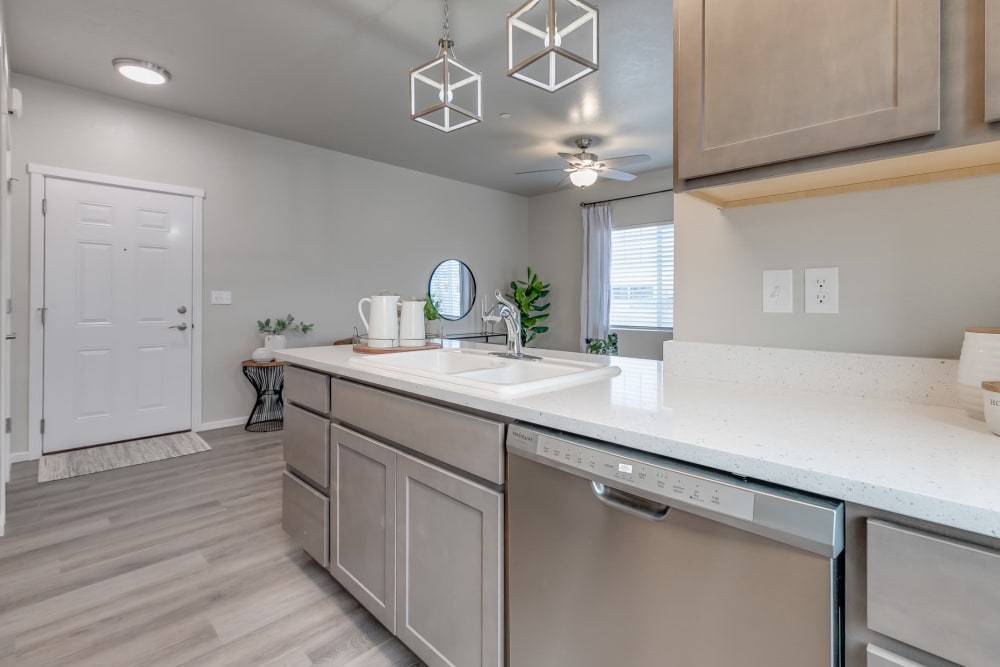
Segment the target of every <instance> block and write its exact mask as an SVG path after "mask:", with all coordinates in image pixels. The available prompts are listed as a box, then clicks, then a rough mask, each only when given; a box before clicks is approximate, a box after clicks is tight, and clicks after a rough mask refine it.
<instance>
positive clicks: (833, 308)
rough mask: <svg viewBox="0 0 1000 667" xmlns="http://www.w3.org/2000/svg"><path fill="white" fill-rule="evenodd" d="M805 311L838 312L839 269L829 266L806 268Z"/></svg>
mask: <svg viewBox="0 0 1000 667" xmlns="http://www.w3.org/2000/svg"><path fill="white" fill-rule="evenodd" d="M805 287H806V289H805V293H806V312H807V313H826V314H836V313H839V312H840V269H839V268H837V267H836V266H829V267H824V268H820V269H806V285H805Z"/></svg>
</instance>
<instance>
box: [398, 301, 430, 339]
mask: <svg viewBox="0 0 1000 667" xmlns="http://www.w3.org/2000/svg"><path fill="white" fill-rule="evenodd" d="M426 342H427V339H426V338H425V333H424V300H423V299H408V300H406V301H404V302H403V307H402V310H401V311H400V314H399V345H400V346H401V347H420V346H422V345H424V344H425V343H426Z"/></svg>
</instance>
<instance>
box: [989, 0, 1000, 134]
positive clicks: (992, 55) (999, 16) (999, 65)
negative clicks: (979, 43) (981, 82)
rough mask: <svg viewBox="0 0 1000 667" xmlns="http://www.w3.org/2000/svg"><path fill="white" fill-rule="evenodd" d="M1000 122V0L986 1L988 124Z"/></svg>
mask: <svg viewBox="0 0 1000 667" xmlns="http://www.w3.org/2000/svg"><path fill="white" fill-rule="evenodd" d="M998 120H1000V0H986V122H987V123H992V122H994V121H998Z"/></svg>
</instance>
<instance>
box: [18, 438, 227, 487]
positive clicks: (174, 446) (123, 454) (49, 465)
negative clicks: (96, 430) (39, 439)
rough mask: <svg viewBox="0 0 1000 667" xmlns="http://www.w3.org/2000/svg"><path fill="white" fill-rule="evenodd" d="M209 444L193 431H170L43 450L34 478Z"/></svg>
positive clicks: (97, 469) (94, 469)
mask: <svg viewBox="0 0 1000 667" xmlns="http://www.w3.org/2000/svg"><path fill="white" fill-rule="evenodd" d="M210 449H212V448H211V446H209V444H208V443H207V442H205V441H204V440H202V438H201V436H200V435H198V434H197V433H190V432H188V433H174V434H171V435H158V436H156V437H153V438H143V439H141V440H130V441H128V442H117V443H115V444H113V445H102V446H100V447H88V448H87V449H78V450H76V451H72V452H58V453H56V454H46V455H44V456H42V458H41V460H40V461H39V462H38V482H39V484H41V483H42V482H53V481H55V480H57V479H66V478H68V477H77V476H78V475H90V474H92V473H95V472H104V471H105V470H114V469H115V468H127V467H129V466H136V465H139V464H140V463H152V462H153V461H162V460H163V459H172V458H174V457H176V456H187V455H188V454H197V453H198V452H207V451H208V450H210Z"/></svg>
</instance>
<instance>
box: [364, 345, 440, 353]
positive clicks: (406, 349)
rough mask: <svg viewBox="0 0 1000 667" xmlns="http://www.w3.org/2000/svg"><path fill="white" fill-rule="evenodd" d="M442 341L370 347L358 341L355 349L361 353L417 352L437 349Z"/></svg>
mask: <svg viewBox="0 0 1000 667" xmlns="http://www.w3.org/2000/svg"><path fill="white" fill-rule="evenodd" d="M439 347H441V343H427V344H426V345H421V346H419V347H368V346H367V345H365V344H364V343H356V344H355V345H354V351H355V352H358V353H359V354H392V353H393V352H416V351H417V350H436V349H438V348H439Z"/></svg>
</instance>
